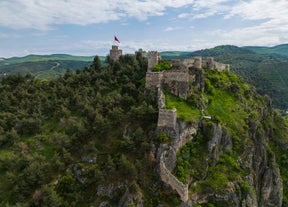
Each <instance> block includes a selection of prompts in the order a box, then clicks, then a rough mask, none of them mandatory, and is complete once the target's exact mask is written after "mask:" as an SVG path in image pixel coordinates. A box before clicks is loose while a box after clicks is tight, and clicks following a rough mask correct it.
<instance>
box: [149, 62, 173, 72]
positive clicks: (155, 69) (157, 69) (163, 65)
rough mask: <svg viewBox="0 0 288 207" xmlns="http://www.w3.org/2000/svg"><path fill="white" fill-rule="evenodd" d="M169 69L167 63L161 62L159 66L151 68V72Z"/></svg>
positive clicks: (169, 65)
mask: <svg viewBox="0 0 288 207" xmlns="http://www.w3.org/2000/svg"><path fill="white" fill-rule="evenodd" d="M170 68H171V64H170V63H169V62H167V61H162V62H160V63H159V64H157V65H155V66H154V67H153V68H152V71H153V72H159V71H163V70H169V69H170Z"/></svg>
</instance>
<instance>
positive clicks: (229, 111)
mask: <svg viewBox="0 0 288 207" xmlns="http://www.w3.org/2000/svg"><path fill="white" fill-rule="evenodd" d="M208 98H209V105H208V108H207V110H206V111H205V113H206V114H207V115H209V116H215V117H216V118H217V119H218V120H219V121H220V122H222V123H226V124H227V125H228V126H230V127H231V128H232V129H237V128H238V127H239V126H243V125H245V123H244V120H245V119H246V118H247V117H248V114H247V113H246V112H245V111H244V109H243V107H242V106H241V105H240V102H239V101H238V100H237V99H236V98H235V97H234V96H233V95H232V94H231V93H229V92H227V91H223V90H220V89H217V88H214V89H213V95H209V96H208Z"/></svg>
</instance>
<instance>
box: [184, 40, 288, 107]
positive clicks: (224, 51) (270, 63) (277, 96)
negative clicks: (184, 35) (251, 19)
mask: <svg viewBox="0 0 288 207" xmlns="http://www.w3.org/2000/svg"><path fill="white" fill-rule="evenodd" d="M249 48H251V47H243V48H240V47H236V46H230V45H226V46H218V47H215V48H212V49H205V50H199V51H196V52H193V53H191V54H190V55H189V56H188V57H193V56H203V57H207V56H213V57H214V58H215V60H216V61H219V62H223V63H228V64H230V65H231V71H232V72H235V73H236V74H238V75H240V76H241V77H242V78H243V79H244V80H245V81H247V82H248V83H250V84H252V85H254V86H255V87H256V89H257V90H258V92H260V93H261V94H267V95H269V96H270V97H271V98H272V100H273V105H274V106H275V107H277V108H280V109H287V108H288V101H287V100H288V84H287V81H288V77H287V68H288V60H287V59H285V58H284V57H281V56H279V55H275V53H279V54H280V53H281V55H284V54H285V50H286V53H287V45H282V46H278V47H275V48H270V49H269V50H268V49H267V48H266V49H267V50H265V51H266V52H265V53H266V54H261V53H263V52H261V50H262V49H261V48H257V49H255V48H254V47H253V48H252V49H249ZM275 51H277V52H275Z"/></svg>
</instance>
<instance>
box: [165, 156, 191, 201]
mask: <svg viewBox="0 0 288 207" xmlns="http://www.w3.org/2000/svg"><path fill="white" fill-rule="evenodd" d="M166 153H167V152H166V151H164V152H163V153H162V154H161V157H160V177H161V179H162V181H163V182H165V183H167V184H168V185H169V186H171V188H172V189H173V190H176V191H177V193H178V194H179V196H180V198H181V200H182V201H184V202H186V201H188V199H189V197H188V184H183V183H182V182H181V181H179V180H178V179H177V178H176V177H175V176H174V175H173V174H172V173H171V172H170V170H168V169H167V168H166V166H165V161H164V156H165V154H166Z"/></svg>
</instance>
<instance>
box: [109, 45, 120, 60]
mask: <svg viewBox="0 0 288 207" xmlns="http://www.w3.org/2000/svg"><path fill="white" fill-rule="evenodd" d="M121 55H122V50H119V49H118V46H117V45H112V49H111V50H110V58H111V60H113V61H117V60H118V59H119V57H120V56H121Z"/></svg>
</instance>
